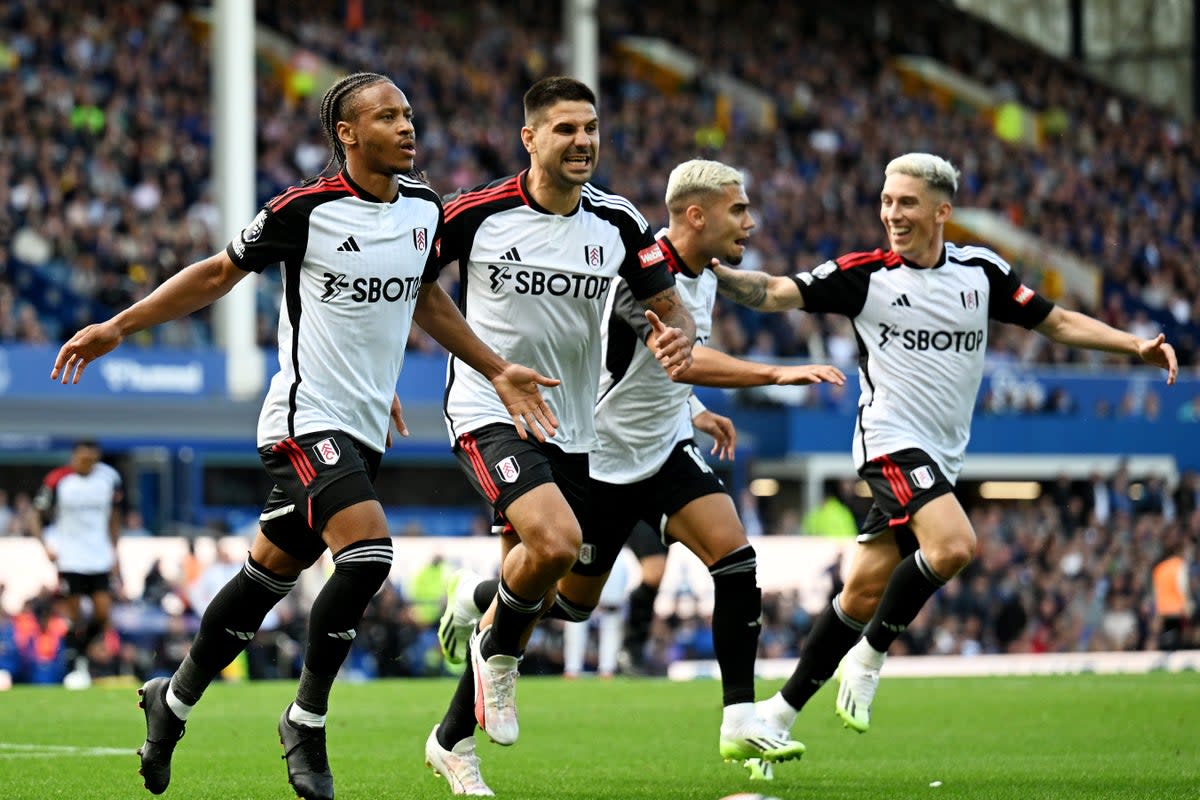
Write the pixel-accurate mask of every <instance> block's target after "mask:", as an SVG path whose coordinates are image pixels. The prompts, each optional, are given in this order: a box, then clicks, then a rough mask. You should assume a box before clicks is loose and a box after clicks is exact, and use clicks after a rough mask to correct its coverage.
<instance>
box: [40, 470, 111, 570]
mask: <svg viewBox="0 0 1200 800" xmlns="http://www.w3.org/2000/svg"><path fill="white" fill-rule="evenodd" d="M122 497H123V492H122V488H121V474H120V473H119V472H117V471H116V470H115V469H113V468H112V467H110V466H109V465H108V464H105V463H103V462H99V463H97V464H96V465H95V466H94V467H92V471H91V472H89V473H88V474H87V475H81V474H80V473H78V472H76V471H75V470H73V469H71V468H70V467H60V468H58V469H56V470H54V471H53V472H51V473H50V474H49V475H47V476H46V479H45V480H44V481H42V485H41V488H40V489H38V493H37V495H36V497H35V498H34V501H33V505H34V508H36V509H37V510H38V511H39V512H40V513H42V514H43V515H49V516H52V517H53V519H54V525H53V530H52V531H51V529H50V528H47V529H46V537H47V539H48V540H49V542H50V544H51V546H52V547H53V548H54V550H55V552H56V553H57V554H58V561H57V563H56V564H55V566H56V567H57V568H58V571H59V572H78V573H81V574H83V575H103V574H105V573H107V572H109V571H111V570H112V568H113V563H114V562H115V560H116V553H115V552H113V546H112V538H111V534H110V527H109V523H110V521H111V519H112V515H113V510H114V509H115V508H117V507H118V506H119V505H120V503H121V500H122Z"/></svg>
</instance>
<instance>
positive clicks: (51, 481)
mask: <svg viewBox="0 0 1200 800" xmlns="http://www.w3.org/2000/svg"><path fill="white" fill-rule="evenodd" d="M74 471H75V470H73V469H71V468H70V467H69V466H62V467H59V468H58V469H55V470H52V471H51V472H50V474H48V475H47V476H46V478H45V480H43V481H42V483H43V484H44V485H45V486H48V487H49V488H51V489H53V488H55V487H57V486H58V482H59V481H61V480H62V479H63V478H65V477H67V476H68V475H70V474H71V473H73V472H74Z"/></svg>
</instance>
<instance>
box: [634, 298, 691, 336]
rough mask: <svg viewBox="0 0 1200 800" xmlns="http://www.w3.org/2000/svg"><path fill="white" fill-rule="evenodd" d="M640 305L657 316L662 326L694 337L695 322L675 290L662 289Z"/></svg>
mask: <svg viewBox="0 0 1200 800" xmlns="http://www.w3.org/2000/svg"><path fill="white" fill-rule="evenodd" d="M642 305H644V306H645V307H646V308H648V309H650V310H651V311H653V312H654V313H655V314H658V318H659V319H661V320H662V321H663V324H664V325H667V326H668V327H673V328H679V329H681V330H683V331H684V332H685V333H688V334H689V335H690V336H691V337H694V336H695V333H696V327H695V322H694V321H693V320H692V315H691V314H689V313H688V310H687V308H685V307H684V305H683V300H681V299H680V297H679V292H678V291H676V290H675V287H673V286H672V287H671V288H670V289H664V290H663V291H661V292H659V293H658V294H656V295H654V296H653V297H648V298H646V299H645V300H643V301H642Z"/></svg>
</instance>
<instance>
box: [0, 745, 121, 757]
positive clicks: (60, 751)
mask: <svg viewBox="0 0 1200 800" xmlns="http://www.w3.org/2000/svg"><path fill="white" fill-rule="evenodd" d="M135 749H136V748H133V747H75V746H73V745H66V744H25V743H18V742H0V759H4V758H61V757H65V756H127V755H130V754H132V753H133V752H134V750H135Z"/></svg>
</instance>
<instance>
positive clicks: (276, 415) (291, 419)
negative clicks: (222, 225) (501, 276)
mask: <svg viewBox="0 0 1200 800" xmlns="http://www.w3.org/2000/svg"><path fill="white" fill-rule="evenodd" d="M441 220H442V204H441V198H439V197H438V195H437V193H436V192H435V191H434V190H433V189H431V188H429V186H427V185H425V184H424V183H421V182H420V181H417V180H414V179H411V178H407V177H401V178H400V193H399V195H398V196H397V197H396V199H395V200H393V201H392V202H390V203H385V202H382V201H380V200H379V199H378V198H375V197H372V196H371V195H370V194H369V193H367V192H366V191H365V190H364V189H362V188H361V187H359V186H356V185H355V184H354V183H353V181H351V180H350V177H349V175H348V174H347V173H346V172H345V170H343V171H342V172H340V173H339V174H337V175H335V176H333V177H331V178H321V179H319V180H317V181H315V182H314V183H312V184H309V185H307V186H298V187H294V188H291V189H288V190H287V191H285V192H284V193H282V194H280V195H279V196H278V197H276V198H275V199H273V200H271V201H270V202H268V203H267V205H266V206H265V207H264V208H263V210H262V211H260V212H259V214H258V216H257V217H255V218H254V221H253V222H251V223H250V225H249V226H248V227H247V228H246V229H245V230H243V231H242V232H241V234H240V235H238V236H237V237H235V238H234V240H233V241H232V242H230V244H229V246H228V247H227V248H226V252H227V253H229V256H230V257H231V258H232V259H233V261H234V263H235V264H237V265H238V266H239V267H241V268H242V269H245V270H251V271H254V272H261V271H262V270H263V269H264V268H265V267H267V266H268V265H271V264H276V263H280V262H282V263H281V270H282V273H283V302H282V303H281V305H280V308H279V334H278V336H279V372H277V373H275V376H274V377H273V378H272V379H271V386H270V389H269V390H268V391H267V396H266V399H265V400H264V402H263V408H262V414H261V415H260V416H259V420H258V446H259V447H264V446H267V445H271V444H274V443H276V442H278V441H280V440H282V439H285V438H288V437H295V436H299V435H301V434H305V433H313V432H316V431H322V430H340V431H343V432H345V433H347V434H349V435H350V436H353V437H354V438H355V439H357V440H359V441H360V442H362V443H363V444H364V445H366V446H367V447H370V448H372V449H374V450H378V451H379V452H383V449H384V443H385V442H386V439H387V431H388V425H389V424H390V421H389V411H390V409H391V404H392V397H393V395H394V394H395V392H396V381H397V379H398V378H399V376H400V370H401V368H402V367H403V365H404V350H405V345H406V344H407V342H408V332H409V329H410V328H411V327H412V318H413V311H414V309H415V307H416V302H417V295H418V293H419V291H420V289H421V286H422V285H423V284H424V283H427V282H429V281H433V280H436V279H437V264H436V259H435V258H434V243H435V242H436V241H437V236H438V232H439V229H440V226H441Z"/></svg>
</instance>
